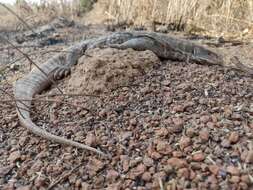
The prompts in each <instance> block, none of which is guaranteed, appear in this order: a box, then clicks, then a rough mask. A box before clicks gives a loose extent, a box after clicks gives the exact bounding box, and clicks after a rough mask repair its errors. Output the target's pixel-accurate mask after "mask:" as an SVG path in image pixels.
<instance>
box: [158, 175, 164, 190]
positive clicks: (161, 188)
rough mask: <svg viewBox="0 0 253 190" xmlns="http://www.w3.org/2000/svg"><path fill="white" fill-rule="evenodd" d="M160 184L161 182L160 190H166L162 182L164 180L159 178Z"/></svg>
mask: <svg viewBox="0 0 253 190" xmlns="http://www.w3.org/2000/svg"><path fill="white" fill-rule="evenodd" d="M158 182H159V186H160V190H164V187H163V182H162V179H161V178H160V177H159V178H158Z"/></svg>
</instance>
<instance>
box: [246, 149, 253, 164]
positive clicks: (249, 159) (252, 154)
mask: <svg viewBox="0 0 253 190" xmlns="http://www.w3.org/2000/svg"><path fill="white" fill-rule="evenodd" d="M245 162H246V163H248V164H253V150H250V151H249V152H248V154H247V156H246V158H245Z"/></svg>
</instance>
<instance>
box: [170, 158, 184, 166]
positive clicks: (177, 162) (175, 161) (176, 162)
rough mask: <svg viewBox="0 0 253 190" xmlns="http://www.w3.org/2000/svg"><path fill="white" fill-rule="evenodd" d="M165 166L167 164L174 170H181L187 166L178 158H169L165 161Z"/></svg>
mask: <svg viewBox="0 0 253 190" xmlns="http://www.w3.org/2000/svg"><path fill="white" fill-rule="evenodd" d="M167 164H169V165H171V166H172V167H175V168H183V167H185V166H187V162H186V161H185V160H183V159H179V158H170V159H168V160H167Z"/></svg>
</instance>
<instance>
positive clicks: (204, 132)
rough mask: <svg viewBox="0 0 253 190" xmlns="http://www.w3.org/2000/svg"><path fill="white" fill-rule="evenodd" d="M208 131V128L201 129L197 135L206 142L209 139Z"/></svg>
mask: <svg viewBox="0 0 253 190" xmlns="http://www.w3.org/2000/svg"><path fill="white" fill-rule="evenodd" d="M209 136H210V135H209V131H208V129H201V131H200V132H199V137H200V139H201V140H202V141H203V142H207V141H208V139H209Z"/></svg>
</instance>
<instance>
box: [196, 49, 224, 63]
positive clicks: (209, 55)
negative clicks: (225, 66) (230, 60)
mask: <svg viewBox="0 0 253 190" xmlns="http://www.w3.org/2000/svg"><path fill="white" fill-rule="evenodd" d="M192 53H193V55H192V56H193V59H194V61H196V62H198V63H206V64H221V63H222V62H223V59H222V56H221V55H218V54H217V53H215V52H213V51H211V50H208V49H206V48H203V47H201V46H196V47H194V49H193V52H192Z"/></svg>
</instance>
